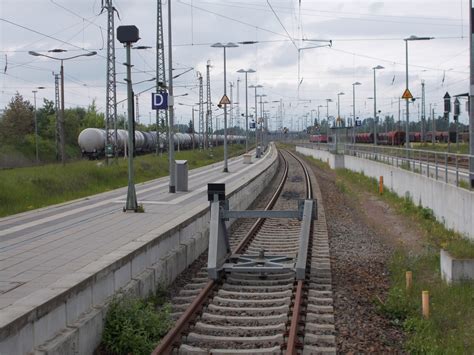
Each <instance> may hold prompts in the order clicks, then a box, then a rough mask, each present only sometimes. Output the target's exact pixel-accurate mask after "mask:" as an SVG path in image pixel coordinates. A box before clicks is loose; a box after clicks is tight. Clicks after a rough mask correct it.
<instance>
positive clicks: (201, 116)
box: [193, 72, 206, 149]
mask: <svg viewBox="0 0 474 355" xmlns="http://www.w3.org/2000/svg"><path fill="white" fill-rule="evenodd" d="M198 81H199V131H200V132H201V134H202V138H203V139H204V137H206V127H205V122H204V100H203V95H204V88H203V83H202V75H201V73H200V72H198ZM193 115H194V107H193ZM203 139H201V140H200V141H199V149H203V144H202V143H203V142H202V141H203Z"/></svg>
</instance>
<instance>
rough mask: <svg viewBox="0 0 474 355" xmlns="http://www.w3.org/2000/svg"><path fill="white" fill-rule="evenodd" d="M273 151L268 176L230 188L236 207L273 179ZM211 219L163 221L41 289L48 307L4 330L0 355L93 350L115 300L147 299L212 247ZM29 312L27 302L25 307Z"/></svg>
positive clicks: (202, 211) (196, 214)
mask: <svg viewBox="0 0 474 355" xmlns="http://www.w3.org/2000/svg"><path fill="white" fill-rule="evenodd" d="M271 154H272V156H271V159H270V162H269V163H268V166H267V167H266V168H265V170H264V172H263V173H262V174H260V175H258V176H256V177H254V178H253V179H252V180H251V181H248V182H246V183H245V185H244V186H240V187H238V188H235V189H234V190H231V191H227V196H228V198H229V203H230V206H231V208H233V209H246V208H248V206H249V205H250V204H251V203H252V202H253V201H254V199H255V198H256V197H257V196H258V195H259V194H260V193H261V192H262V191H263V189H264V188H265V187H266V186H267V183H268V181H270V180H271V179H272V178H273V176H274V175H275V173H276V171H277V169H278V156H277V153H276V151H275V150H273V153H271ZM264 164H267V163H264ZM209 220H210V210H209V207H199V208H197V209H195V210H191V211H187V212H186V213H184V214H183V215H182V216H181V217H180V218H179V221H174V222H173V223H172V225H171V223H170V224H169V225H163V226H162V227H161V228H160V229H159V230H154V231H153V232H150V233H148V234H146V235H144V236H142V237H140V238H138V239H137V240H136V241H134V242H131V243H129V244H127V245H125V246H124V247H122V248H120V249H119V250H117V251H115V252H113V253H111V254H108V255H106V256H104V257H102V258H101V259H99V260H97V261H96V262H94V263H92V264H90V265H88V267H87V268H84V269H82V270H80V272H79V273H76V274H74V275H73V277H71V276H70V277H68V278H67V279H64V280H59V281H58V282H56V283H55V286H56V290H60V292H55V293H54V296H53V297H51V296H52V294H51V292H50V291H51V290H41V291H42V292H43V293H44V294H43V295H42V296H43V297H44V298H45V304H44V305H43V306H41V307H39V308H36V309H31V312H29V313H25V315H24V316H21V317H19V318H17V319H16V320H15V321H14V322H13V323H12V324H10V325H9V326H8V327H4V328H2V329H0V339H1V340H0V341H1V342H0V355H10V354H27V353H31V352H35V354H48V355H52V354H57V355H62V354H92V353H93V351H94V349H95V348H96V347H97V346H98V345H99V343H100V339H101V335H102V330H103V326H104V321H105V315H106V311H107V306H108V303H109V302H110V300H111V298H112V297H113V296H114V295H127V294H128V295H133V296H138V297H147V296H149V295H150V294H151V293H153V292H154V291H156V289H157V288H158V287H160V286H167V285H169V284H171V283H172V282H173V281H174V279H175V278H176V277H177V276H178V275H179V274H180V273H181V272H182V271H184V270H185V269H186V268H187V267H188V266H189V265H190V264H191V263H192V262H193V261H194V260H196V259H197V258H198V257H199V255H201V253H202V252H204V251H205V250H206V249H207V247H208V239H209ZM53 290H54V288H53ZM40 296H41V295H38V294H33V295H32V297H35V298H36V297H40ZM35 300H36V301H37V298H36V299H35ZM27 310H28V305H27V304H25V310H23V311H24V312H25V311H27Z"/></svg>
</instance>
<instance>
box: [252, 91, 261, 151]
mask: <svg viewBox="0 0 474 355" xmlns="http://www.w3.org/2000/svg"><path fill="white" fill-rule="evenodd" d="M249 88H250V89H255V147H257V146H258V129H257V127H258V124H257V117H258V106H257V96H258V95H257V89H259V88H263V85H250V86H249ZM255 150H256V153H258V150H257V149H256V148H255ZM256 157H257V158H260V155H258V154H256Z"/></svg>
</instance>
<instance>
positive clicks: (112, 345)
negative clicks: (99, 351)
mask: <svg viewBox="0 0 474 355" xmlns="http://www.w3.org/2000/svg"><path fill="white" fill-rule="evenodd" d="M159 293H160V292H158V293H157V294H156V295H153V296H151V297H148V298H147V299H145V300H140V299H137V298H130V297H123V298H116V299H114V300H113V301H112V302H111V304H110V306H109V309H108V311H107V316H106V319H105V327H104V332H103V333H102V344H101V348H103V349H104V350H105V351H106V353H108V354H134V355H145V354H146V355H148V354H150V353H151V352H152V351H153V350H154V348H155V347H156V346H157V345H158V342H159V341H160V339H161V338H162V337H163V336H164V335H165V334H166V333H167V331H168V330H169V329H170V328H171V324H172V321H171V317H170V312H171V306H170V304H169V303H164V300H163V297H161V296H160V294H159Z"/></svg>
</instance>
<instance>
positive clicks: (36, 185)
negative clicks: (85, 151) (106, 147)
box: [0, 144, 245, 217]
mask: <svg viewBox="0 0 474 355" xmlns="http://www.w3.org/2000/svg"><path fill="white" fill-rule="evenodd" d="M228 148H229V156H235V155H239V154H242V153H243V152H244V150H245V146H243V145H237V144H232V145H229V146H228ZM176 159H181V160H182V159H184V160H187V161H188V167H189V169H194V168H198V167H202V166H205V165H209V164H212V163H215V162H217V161H220V160H222V159H223V148H222V147H218V148H214V149H213V150H212V156H211V155H210V154H209V152H208V151H199V150H194V151H191V150H186V151H181V152H176ZM134 168H135V182H136V183H140V182H144V181H147V180H152V179H156V178H158V177H162V176H166V175H168V158H167V155H166V154H163V156H161V157H157V156H155V155H146V156H139V157H137V158H136V159H135V160H134ZM127 182H128V177H127V160H126V159H123V158H119V159H118V164H111V165H109V166H105V165H104V163H103V161H100V162H98V161H86V160H81V161H77V162H73V163H68V164H66V165H65V166H62V165H59V164H50V165H44V166H39V167H29V168H17V169H4V170H0V217H3V216H8V215H12V214H15V213H19V212H24V211H28V210H32V209H35V208H40V207H45V206H49V205H53V204H57V203H61V202H65V201H70V200H74V199H77V198H80V197H85V196H89V195H93V194H97V193H100V192H104V191H108V190H113V189H116V188H119V187H123V186H126V185H127Z"/></svg>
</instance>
